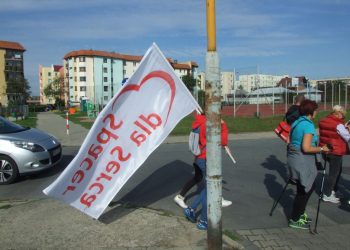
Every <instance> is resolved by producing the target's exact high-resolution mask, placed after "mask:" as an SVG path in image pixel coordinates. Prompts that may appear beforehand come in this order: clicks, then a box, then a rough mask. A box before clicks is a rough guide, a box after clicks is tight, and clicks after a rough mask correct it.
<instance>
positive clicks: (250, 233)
mask: <svg viewBox="0 0 350 250" xmlns="http://www.w3.org/2000/svg"><path fill="white" fill-rule="evenodd" d="M236 232H237V233H238V234H239V235H242V236H247V235H252V232H251V231H250V230H236Z"/></svg>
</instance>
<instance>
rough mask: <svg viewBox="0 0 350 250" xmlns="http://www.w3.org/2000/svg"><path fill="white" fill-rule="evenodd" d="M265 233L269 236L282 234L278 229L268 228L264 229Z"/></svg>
mask: <svg viewBox="0 0 350 250" xmlns="http://www.w3.org/2000/svg"><path fill="white" fill-rule="evenodd" d="M266 231H267V233H269V234H281V233H284V232H283V231H282V230H281V229H280V228H269V229H266Z"/></svg>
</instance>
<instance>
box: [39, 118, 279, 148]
mask: <svg viewBox="0 0 350 250" xmlns="http://www.w3.org/2000/svg"><path fill="white" fill-rule="evenodd" d="M37 128H38V129H40V130H42V131H45V132H48V133H50V134H52V135H54V136H55V137H56V138H57V139H58V140H59V141H60V142H61V144H62V145H63V146H81V145H82V144H83V141H84V139H85V137H86V135H87V134H88V132H89V131H88V130H87V129H86V128H84V127H82V126H80V125H78V124H75V123H73V122H69V135H67V130H66V120H65V119H64V118H63V117H61V116H59V115H57V114H55V113H52V112H43V113H38V121H37ZM265 138H276V134H275V133H274V132H273V131H271V132H254V133H240V134H230V135H229V140H251V139H265ZM184 142H188V135H183V136H168V138H166V139H165V141H164V142H163V143H184Z"/></svg>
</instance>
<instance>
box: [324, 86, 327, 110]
mask: <svg viewBox="0 0 350 250" xmlns="http://www.w3.org/2000/svg"><path fill="white" fill-rule="evenodd" d="M326 103H327V82H324V110H326V105H327V104H326Z"/></svg>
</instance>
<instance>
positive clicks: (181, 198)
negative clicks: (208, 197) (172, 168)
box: [174, 162, 232, 208]
mask: <svg viewBox="0 0 350 250" xmlns="http://www.w3.org/2000/svg"><path fill="white" fill-rule="evenodd" d="M193 169H194V176H193V177H192V178H191V179H189V180H188V181H187V182H186V183H185V185H184V186H183V188H182V189H181V191H180V193H179V194H177V195H176V196H175V197H174V201H175V203H176V204H177V205H179V206H180V207H182V208H187V207H188V206H187V204H186V202H185V195H186V194H187V192H188V191H189V190H190V189H191V188H192V187H193V186H195V185H196V184H199V183H200V182H201V181H202V179H203V174H202V171H201V169H200V168H199V166H198V165H197V163H196V162H194V163H193ZM231 204H232V201H229V200H225V199H224V198H222V202H221V205H222V207H228V206H230V205H231Z"/></svg>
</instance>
